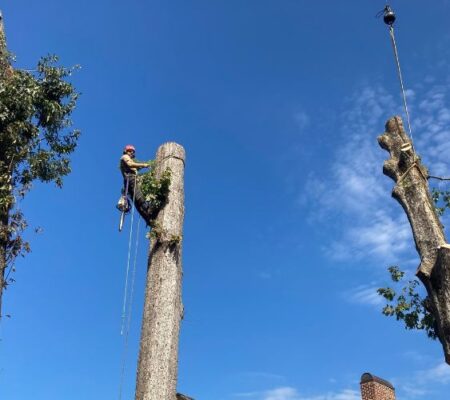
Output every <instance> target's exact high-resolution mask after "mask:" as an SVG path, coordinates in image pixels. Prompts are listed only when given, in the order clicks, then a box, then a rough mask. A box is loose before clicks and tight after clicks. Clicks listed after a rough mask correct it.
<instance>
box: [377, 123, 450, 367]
mask: <svg viewBox="0 0 450 400" xmlns="http://www.w3.org/2000/svg"><path fill="white" fill-rule="evenodd" d="M378 143H379V144H380V146H381V147H382V148H383V149H385V150H387V151H389V153H390V156H391V157H390V159H389V160H387V161H385V163H384V166H383V173H384V174H385V175H387V176H389V177H390V178H392V179H393V180H394V181H395V182H396V185H395V187H394V189H393V191H392V197H394V198H395V199H396V200H397V201H398V202H399V203H400V204H401V206H402V207H403V209H404V211H405V213H406V215H407V216H408V220H409V223H410V225H411V228H412V231H413V235H414V241H415V244H416V249H417V251H418V253H419V255H420V260H421V262H420V265H419V268H418V270H417V273H416V274H417V276H418V278H419V279H420V280H421V281H422V283H423V284H424V286H425V288H426V290H427V292H428V297H429V299H430V304H431V310H430V311H431V313H432V314H433V316H434V318H435V320H436V333H437V335H438V337H439V340H440V341H441V343H442V346H443V349H444V355H445V361H446V362H447V364H450V246H449V245H448V244H447V242H446V239H445V236H444V230H443V227H442V224H441V222H440V221H439V218H438V216H437V214H436V211H435V207H434V203H433V200H432V198H431V195H430V191H429V188H428V180H427V179H428V171H427V169H426V168H425V167H424V166H423V165H422V164H421V162H420V158H419V157H418V155H417V154H415V152H414V148H413V146H412V142H411V139H410V138H409V137H408V135H407V134H406V132H405V130H404V128H403V123H402V120H401V118H400V117H393V118H391V119H390V120H389V121H388V122H387V123H386V132H385V133H384V134H383V135H381V136H379V137H378Z"/></svg>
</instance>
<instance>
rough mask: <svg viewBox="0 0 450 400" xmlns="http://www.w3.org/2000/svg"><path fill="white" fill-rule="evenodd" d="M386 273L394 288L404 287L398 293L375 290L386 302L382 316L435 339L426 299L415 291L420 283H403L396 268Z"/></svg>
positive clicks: (412, 281)
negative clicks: (393, 317)
mask: <svg viewBox="0 0 450 400" xmlns="http://www.w3.org/2000/svg"><path fill="white" fill-rule="evenodd" d="M388 271H389V273H390V275H391V279H392V281H393V282H394V283H395V284H396V286H400V285H402V284H403V285H404V286H403V287H402V288H401V289H400V290H398V291H396V290H395V289H393V288H391V287H387V288H380V289H378V290H377V292H378V294H379V295H381V296H383V297H384V298H385V299H386V301H387V302H388V304H387V305H386V306H385V307H384V308H383V311H382V312H383V314H384V315H386V316H389V317H392V316H395V317H396V319H397V321H403V322H404V324H405V328H406V329H419V330H425V332H426V333H427V335H428V337H429V338H431V339H436V337H437V336H436V331H435V329H434V317H433V315H432V314H431V312H430V308H429V305H428V303H429V300H428V297H422V295H421V294H420V293H419V292H418V291H417V289H418V286H419V285H420V282H419V281H418V280H417V279H413V280H409V281H407V282H404V281H403V279H404V276H405V273H404V272H403V271H401V270H400V269H399V268H398V267H397V266H391V267H389V268H388Z"/></svg>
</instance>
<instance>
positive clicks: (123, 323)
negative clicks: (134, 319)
mask: <svg viewBox="0 0 450 400" xmlns="http://www.w3.org/2000/svg"><path fill="white" fill-rule="evenodd" d="M128 179H129V178H128ZM127 186H128V185H127ZM125 194H126V195H127V196H128V193H125ZM135 197H136V176H135V177H134V189H133V206H132V207H133V209H132V210H131V226H130V237H129V239H128V256H127V269H126V274H125V289H124V293H123V305H122V325H121V327H120V334H121V335H122V336H123V329H124V327H125V318H126V309H127V295H128V275H129V272H130V260H131V240H132V237H133V221H134V210H135V208H136V207H135V206H134V200H135Z"/></svg>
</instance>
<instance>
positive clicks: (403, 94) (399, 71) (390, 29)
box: [389, 25, 414, 152]
mask: <svg viewBox="0 0 450 400" xmlns="http://www.w3.org/2000/svg"><path fill="white" fill-rule="evenodd" d="M389 35H390V37H391V43H392V48H393V50H394V56H395V62H396V64H397V73H398V80H399V81H400V89H401V91H402V97H403V106H404V108H405V114H406V120H407V123H408V131H409V136H410V137H411V143H413V137H412V130H411V119H410V117H409V111H408V103H407V101H406V91H405V86H404V84H403V76H402V70H401V68H400V60H399V57H398V50H397V43H396V42H395V35H394V27H393V26H392V25H390V26H389ZM413 152H414V144H413Z"/></svg>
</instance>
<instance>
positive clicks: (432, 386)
mask: <svg viewBox="0 0 450 400" xmlns="http://www.w3.org/2000/svg"><path fill="white" fill-rule="evenodd" d="M413 353H414V357H415V358H416V359H417V355H416V354H415V352H413ZM426 358H427V357H420V360H419V361H421V360H422V359H426ZM395 382H396V383H395V386H396V389H397V390H398V392H399V393H400V394H401V396H399V397H401V398H405V397H406V398H411V399H412V398H422V397H424V396H426V398H432V397H433V392H434V391H435V390H436V389H437V388H438V386H445V385H448V384H449V383H450V366H449V365H447V364H446V363H445V362H439V363H438V364H436V365H434V366H432V367H430V368H428V369H422V370H418V371H416V372H414V373H412V374H411V375H410V376H409V377H408V378H397V379H395Z"/></svg>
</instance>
